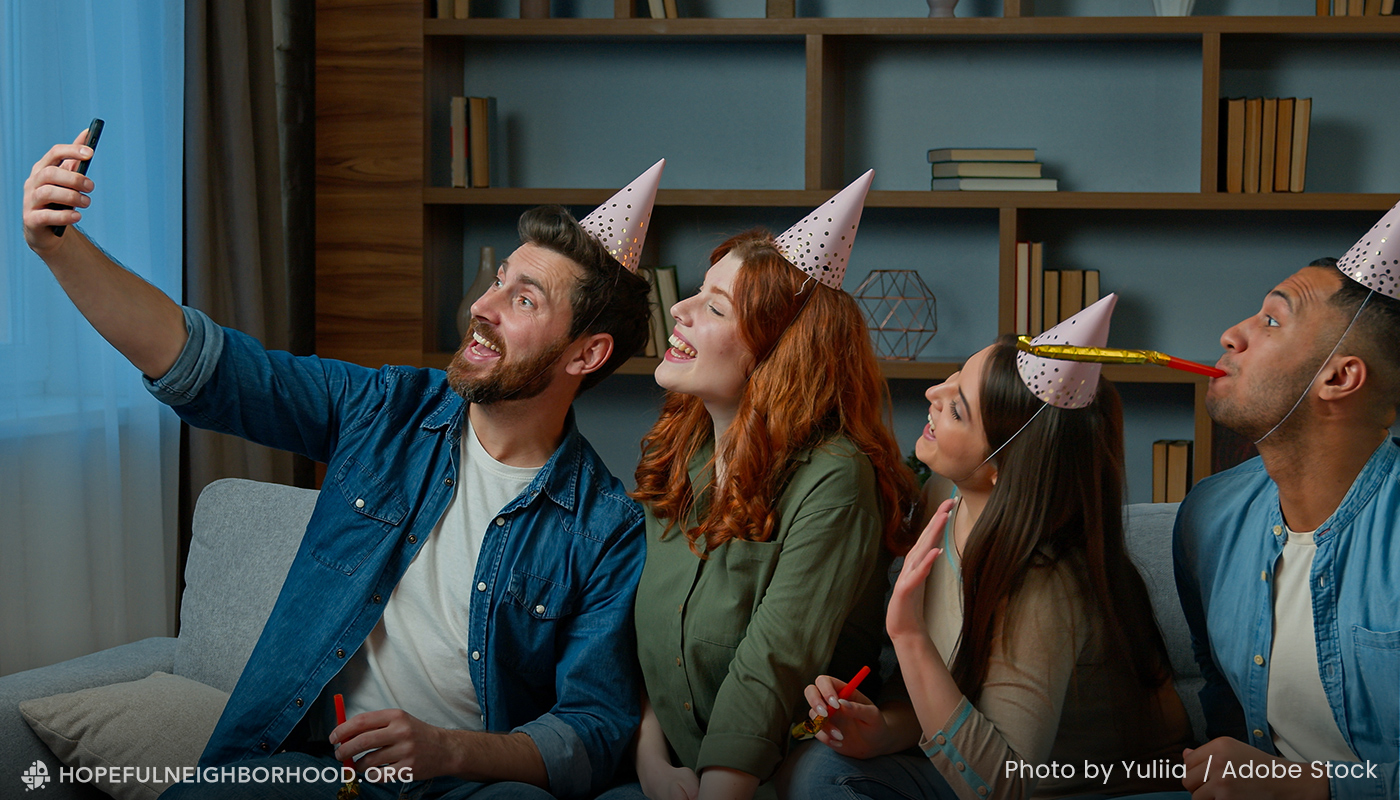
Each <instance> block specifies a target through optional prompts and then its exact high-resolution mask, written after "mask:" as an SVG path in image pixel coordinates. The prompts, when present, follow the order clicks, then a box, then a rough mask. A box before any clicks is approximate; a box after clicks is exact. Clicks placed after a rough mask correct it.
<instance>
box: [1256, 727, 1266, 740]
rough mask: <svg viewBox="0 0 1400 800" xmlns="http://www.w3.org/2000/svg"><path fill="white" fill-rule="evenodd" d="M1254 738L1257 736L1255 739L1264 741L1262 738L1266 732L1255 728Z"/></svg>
mask: <svg viewBox="0 0 1400 800" xmlns="http://www.w3.org/2000/svg"><path fill="white" fill-rule="evenodd" d="M1254 736H1255V738H1259V739H1262V738H1263V737H1264V732H1263V731H1261V730H1259V729H1258V728H1255V729H1254Z"/></svg>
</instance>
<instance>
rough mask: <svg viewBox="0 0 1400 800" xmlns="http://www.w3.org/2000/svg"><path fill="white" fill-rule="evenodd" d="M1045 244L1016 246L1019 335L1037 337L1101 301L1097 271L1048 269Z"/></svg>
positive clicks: (1017, 322) (1021, 244)
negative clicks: (1046, 267) (1046, 266)
mask: <svg viewBox="0 0 1400 800" xmlns="http://www.w3.org/2000/svg"><path fill="white" fill-rule="evenodd" d="M1044 265H1045V255H1044V243H1043V242H1017V243H1016V310H1015V314H1016V316H1015V319H1014V320H1013V322H1014V325H1015V330H1016V333H1018V334H1022V335H1025V336H1037V335H1039V334H1041V333H1044V332H1045V331H1047V330H1049V329H1050V328H1053V327H1055V326H1056V325H1058V324H1060V321H1061V320H1065V319H1069V318H1070V317H1072V316H1074V315H1075V314H1077V313H1079V312H1080V311H1082V310H1084V308H1085V307H1087V306H1090V305H1093V304H1094V303H1096V302H1098V299H1099V296H1100V295H1099V271H1098V270H1096V269H1058V270H1049V269H1045V266H1044Z"/></svg>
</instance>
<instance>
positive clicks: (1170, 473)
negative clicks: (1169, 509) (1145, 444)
mask: <svg viewBox="0 0 1400 800" xmlns="http://www.w3.org/2000/svg"><path fill="white" fill-rule="evenodd" d="M1191 449H1192V448H1191V442H1190V441H1168V440H1165V439H1163V440H1161V441H1156V442H1153V443H1152V502H1154V503H1180V502H1181V501H1182V500H1185V499H1186V493H1187V492H1188V491H1190V489H1191Z"/></svg>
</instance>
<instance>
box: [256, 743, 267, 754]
mask: <svg viewBox="0 0 1400 800" xmlns="http://www.w3.org/2000/svg"><path fill="white" fill-rule="evenodd" d="M258 749H259V750H261V751H263V752H264V753H266V752H267V742H258Z"/></svg>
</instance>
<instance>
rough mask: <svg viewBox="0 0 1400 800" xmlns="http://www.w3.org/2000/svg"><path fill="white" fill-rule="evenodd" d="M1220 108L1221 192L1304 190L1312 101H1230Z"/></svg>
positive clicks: (1286, 99)
mask: <svg viewBox="0 0 1400 800" xmlns="http://www.w3.org/2000/svg"><path fill="white" fill-rule="evenodd" d="M1220 104H1221V109H1220V188H1221V189H1222V190H1223V191H1226V192H1250V193H1253V192H1301V191H1303V178H1304V176H1305V175H1306V174H1307V167H1308V127H1309V124H1310V121H1311V119H1312V98H1311V97H1296V98H1295V97H1249V98H1245V97H1231V98H1225V99H1222V100H1221V101H1220Z"/></svg>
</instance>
